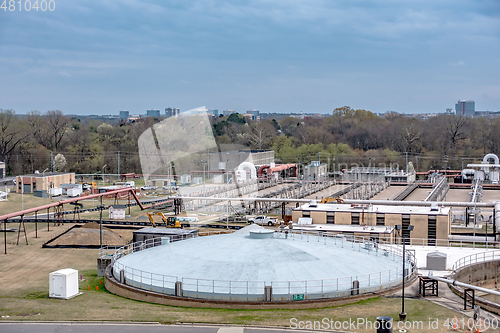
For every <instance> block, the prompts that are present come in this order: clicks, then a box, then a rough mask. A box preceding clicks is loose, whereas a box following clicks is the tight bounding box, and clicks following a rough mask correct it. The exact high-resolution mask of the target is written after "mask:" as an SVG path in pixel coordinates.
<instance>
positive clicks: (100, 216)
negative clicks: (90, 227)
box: [97, 205, 104, 252]
mask: <svg viewBox="0 0 500 333" xmlns="http://www.w3.org/2000/svg"><path fill="white" fill-rule="evenodd" d="M97 208H99V248H100V249H101V252H102V210H103V209H104V205H99V206H98V207H97Z"/></svg>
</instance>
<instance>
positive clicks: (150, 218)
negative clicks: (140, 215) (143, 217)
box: [146, 213, 156, 228]
mask: <svg viewBox="0 0 500 333" xmlns="http://www.w3.org/2000/svg"><path fill="white" fill-rule="evenodd" d="M146 214H147V215H148V218H149V221H151V224H152V225H153V228H156V224H155V221H154V219H153V216H154V214H152V213H146Z"/></svg>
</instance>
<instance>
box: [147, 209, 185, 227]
mask: <svg viewBox="0 0 500 333" xmlns="http://www.w3.org/2000/svg"><path fill="white" fill-rule="evenodd" d="M146 214H147V215H148V218H149V221H151V224H152V225H153V228H156V224H155V221H154V219H153V216H155V215H159V216H161V219H162V220H163V222H165V225H166V226H167V228H181V229H182V224H181V222H180V221H179V220H177V218H176V217H175V216H165V215H163V213H162V212H157V213H146Z"/></svg>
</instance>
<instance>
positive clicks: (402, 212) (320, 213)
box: [292, 203, 451, 245]
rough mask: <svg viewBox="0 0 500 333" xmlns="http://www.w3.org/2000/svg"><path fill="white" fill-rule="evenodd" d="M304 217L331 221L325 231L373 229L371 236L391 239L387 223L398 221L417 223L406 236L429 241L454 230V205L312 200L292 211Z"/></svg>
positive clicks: (294, 217) (316, 221) (363, 233)
mask: <svg viewBox="0 0 500 333" xmlns="http://www.w3.org/2000/svg"><path fill="white" fill-rule="evenodd" d="M300 218H311V223H312V224H314V225H327V227H328V228H326V226H325V228H322V229H321V230H323V231H332V232H338V233H342V234H348V235H354V236H367V234H368V233H369V234H370V237H371V238H374V239H379V238H384V240H387V241H388V240H389V239H390V238H391V237H393V230H392V229H387V228H386V227H391V228H392V227H394V226H396V225H403V226H405V225H409V224H411V225H413V226H414V228H415V229H414V230H413V231H412V232H411V234H406V235H404V236H405V237H411V238H425V239H428V241H429V243H430V242H432V240H436V239H448V235H449V234H450V233H451V210H450V208H445V207H437V206H432V207H425V206H389V205H348V204H316V203H308V204H305V205H302V206H300V207H299V208H296V209H295V210H293V211H292V221H293V222H294V223H299V219H300ZM339 226H342V227H339ZM345 226H349V227H350V228H345ZM377 227H382V228H377ZM306 228H307V227H306ZM394 236H395V237H401V236H403V235H394ZM429 245H432V244H429Z"/></svg>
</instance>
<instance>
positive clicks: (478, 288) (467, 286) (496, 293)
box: [428, 273, 500, 296]
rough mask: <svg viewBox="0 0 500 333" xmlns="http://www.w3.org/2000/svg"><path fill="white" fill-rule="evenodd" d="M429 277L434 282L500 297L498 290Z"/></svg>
mask: <svg viewBox="0 0 500 333" xmlns="http://www.w3.org/2000/svg"><path fill="white" fill-rule="evenodd" d="M428 277H429V278H430V279H433V280H436V281H441V282H444V283H448V284H452V285H454V286H459V287H462V288H469V289H474V290H477V291H482V292H484V293H487V294H491V295H496V296H500V292H499V291H496V290H491V289H486V288H482V287H478V286H475V285H473V284H468V283H463V282H459V281H457V280H451V279H445V278H440V277H437V276H433V275H431V274H430V273H429V275H428Z"/></svg>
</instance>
